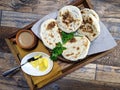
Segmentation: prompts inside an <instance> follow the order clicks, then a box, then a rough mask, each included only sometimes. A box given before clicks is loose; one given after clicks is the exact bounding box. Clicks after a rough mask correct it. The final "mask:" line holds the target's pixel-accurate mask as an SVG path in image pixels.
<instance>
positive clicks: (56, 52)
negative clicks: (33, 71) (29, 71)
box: [50, 42, 66, 60]
mask: <svg viewBox="0 0 120 90" xmlns="http://www.w3.org/2000/svg"><path fill="white" fill-rule="evenodd" d="M65 49H66V48H65V47H63V46H62V44H61V43H60V42H59V43H57V45H56V47H55V48H54V49H53V50H52V54H51V56H50V58H51V59H52V60H56V59H57V57H58V56H59V55H61V54H62V52H63V50H65Z"/></svg>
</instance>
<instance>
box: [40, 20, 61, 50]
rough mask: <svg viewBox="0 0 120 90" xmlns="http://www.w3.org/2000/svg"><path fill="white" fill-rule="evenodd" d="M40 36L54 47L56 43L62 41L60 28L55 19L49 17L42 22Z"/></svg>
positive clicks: (46, 44)
mask: <svg viewBox="0 0 120 90" xmlns="http://www.w3.org/2000/svg"><path fill="white" fill-rule="evenodd" d="M40 36H41V40H42V41H43V43H44V45H45V46H46V47H48V48H49V49H53V48H55V46H56V43H58V42H61V43H62V40H61V35H60V30H59V28H58V25H57V22H56V20H55V19H48V20H46V21H44V22H43V23H42V24H41V28H40Z"/></svg>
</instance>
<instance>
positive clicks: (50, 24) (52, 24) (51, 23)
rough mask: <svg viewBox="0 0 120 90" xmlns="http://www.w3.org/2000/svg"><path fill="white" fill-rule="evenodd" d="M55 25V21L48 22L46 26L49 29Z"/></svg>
mask: <svg viewBox="0 0 120 90" xmlns="http://www.w3.org/2000/svg"><path fill="white" fill-rule="evenodd" d="M55 25H56V23H55V22H50V23H49V24H48V26H47V30H51V29H52V28H54V26H55Z"/></svg>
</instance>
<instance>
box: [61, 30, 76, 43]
mask: <svg viewBox="0 0 120 90" xmlns="http://www.w3.org/2000/svg"><path fill="white" fill-rule="evenodd" d="M61 35H62V42H63V44H65V43H66V42H67V41H69V40H71V39H72V38H73V37H74V33H73V32H72V33H65V32H63V31H62V33H61Z"/></svg>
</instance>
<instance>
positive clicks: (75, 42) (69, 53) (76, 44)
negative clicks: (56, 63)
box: [62, 36, 90, 61]
mask: <svg viewBox="0 0 120 90" xmlns="http://www.w3.org/2000/svg"><path fill="white" fill-rule="evenodd" d="M64 47H66V48H67V49H66V50H64V51H63V53H62V56H63V57H64V58H65V59H68V60H70V61H77V60H79V59H83V58H85V57H86V56H87V53H88V50H89V47H90V41H89V40H88V39H87V38H86V37H85V36H82V37H79V36H75V37H74V38H73V39H71V40H70V41H68V42H67V43H66V44H65V45H64Z"/></svg>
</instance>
